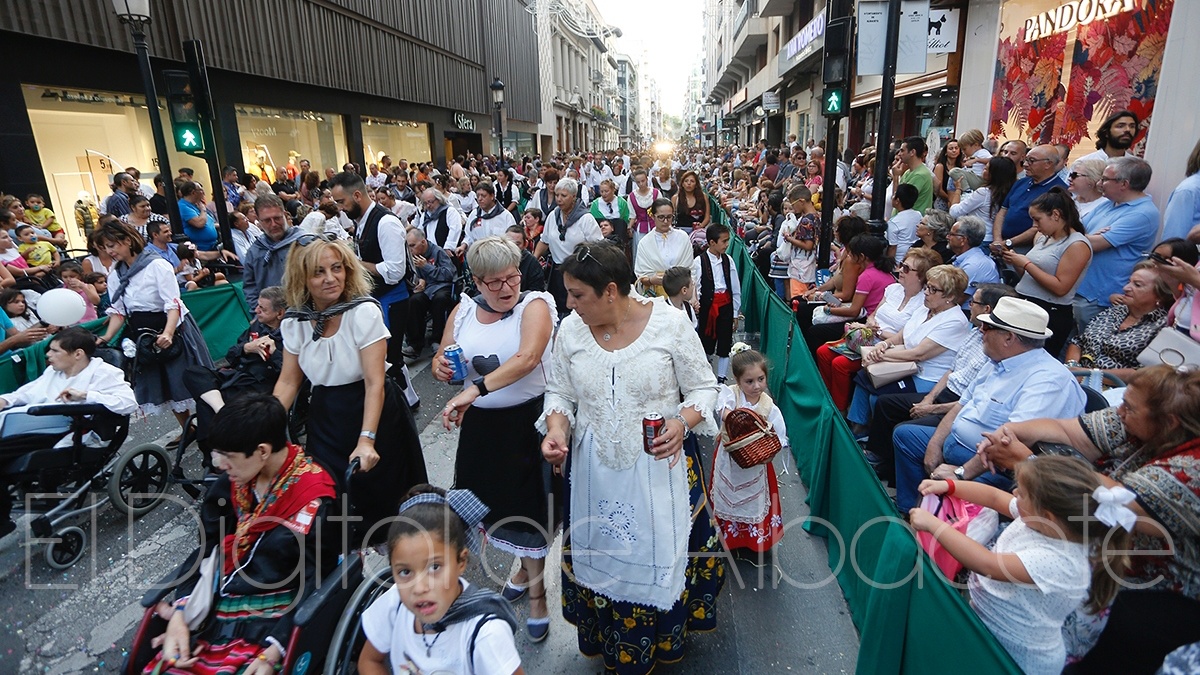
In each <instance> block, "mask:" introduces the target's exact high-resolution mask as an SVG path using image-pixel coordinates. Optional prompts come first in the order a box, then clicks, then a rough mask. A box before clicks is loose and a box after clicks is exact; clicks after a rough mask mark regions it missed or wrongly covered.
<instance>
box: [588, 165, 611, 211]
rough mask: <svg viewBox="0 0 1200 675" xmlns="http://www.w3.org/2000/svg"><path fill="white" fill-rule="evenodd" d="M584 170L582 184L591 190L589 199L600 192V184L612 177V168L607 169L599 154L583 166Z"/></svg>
mask: <svg viewBox="0 0 1200 675" xmlns="http://www.w3.org/2000/svg"><path fill="white" fill-rule="evenodd" d="M584 172H585V175H584V185H586V186H587V188H588V190H590V191H591V199H595V198H596V197H597V196H598V195H599V194H600V184H601V183H603V182H604V181H605V180H610V179H612V177H613V172H612V169H609V168H608V166H606V165H605V164H604V160H603V159H601V158H600V157H599V156H597V157H596V158H595V159H594V160H592V163H591V164H588V165H586V166H585V168H584ZM591 199H589V201H591Z"/></svg>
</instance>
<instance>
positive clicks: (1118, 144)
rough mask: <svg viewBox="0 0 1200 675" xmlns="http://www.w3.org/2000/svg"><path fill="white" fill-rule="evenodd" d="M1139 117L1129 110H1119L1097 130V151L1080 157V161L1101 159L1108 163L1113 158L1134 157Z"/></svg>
mask: <svg viewBox="0 0 1200 675" xmlns="http://www.w3.org/2000/svg"><path fill="white" fill-rule="evenodd" d="M1138 124H1139V122H1138V117H1137V115H1135V114H1133V113H1132V112H1130V111H1128V110H1118V111H1117V112H1115V113H1113V114H1112V115H1109V117H1108V119H1106V120H1104V123H1103V124H1101V125H1100V128H1099V129H1097V130H1096V151H1095V152H1092V153H1089V154H1086V155H1084V156H1083V157H1080V158H1079V159H1080V160H1085V159H1099V160H1102V161H1105V162H1107V161H1108V160H1110V159H1112V158H1113V157H1125V156H1126V155H1133V153H1132V152H1130V151H1129V149H1130V148H1132V147H1133V139H1134V138H1135V137H1136V136H1137V130H1138Z"/></svg>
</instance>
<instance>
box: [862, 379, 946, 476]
mask: <svg viewBox="0 0 1200 675" xmlns="http://www.w3.org/2000/svg"><path fill="white" fill-rule="evenodd" d="M923 398H925V394H918V393H916V392H913V393H904V394H884V395H883V396H880V397H879V400H877V401H876V402H875V410H874V414H872V415H871V424H870V427H869V428H870V431H869V433H870V438H868V439H867V450H869V451H870V452H872V453H874V454H875V456H877V457H879V458H880V459H882V460H883V462H882V463H881V464H880V468H879V470H880V472H882V473H887V474H890V473H891V472H893V471H894V470H895V466H896V462H895V457H896V453H895V451H894V449H893V448H892V432H893V431H895V430H896V427H898V426H900V425H901V424H920V425H922V426H928V427H936V426H937V425H938V424H939V423H941V421H942V418H943V417H945V415H926V416H924V417H918V418H917V419H913V418H912V417H910V416H909V413H910V411H911V410H912V407H913V405H915V404H917V403H920V402H921V399H923ZM956 401H958V394H956V393H954V392H952V391H950V389H949V388H948V387H947V388H945V389H942V392H941V393H940V394H938V395H937V397H936V398H934V399H933V402H934V403H954V402H956Z"/></svg>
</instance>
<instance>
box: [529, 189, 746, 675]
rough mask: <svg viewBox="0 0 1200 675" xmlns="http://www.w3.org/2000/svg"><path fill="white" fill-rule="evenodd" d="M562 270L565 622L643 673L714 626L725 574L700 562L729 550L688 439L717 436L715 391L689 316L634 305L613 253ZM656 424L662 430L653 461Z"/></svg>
mask: <svg viewBox="0 0 1200 675" xmlns="http://www.w3.org/2000/svg"><path fill="white" fill-rule="evenodd" d="M560 185H561V183H560ZM560 269H561V270H562V273H563V283H564V285H565V286H566V289H567V304H568V307H569V308H570V309H573V310H574V313H572V314H571V315H569V316H568V317H567V318H565V319H564V320H563V321H562V323H561V325H560V327H559V330H558V335H557V338H556V341H555V344H554V352H553V358H552V360H551V373H550V380H549V383H548V384H547V387H546V399H545V408H544V409H545V412H544V413H543V415H542V417H541V418H540V419H539V420H538V423H537V426H538V428H539V430H540V431H542V432H543V433H545V434H546V439H545V441H544V442H543V443H542V454H543V456H544V457H545V458H546V460H547V461H548V462H549V463H550V464H552V465H554V466H555V467H559V468H560V469H561V470H563V471H564V472H565V473H566V475H567V478H568V489H567V495H566V497H565V499H564V503H565V506H564V511H565V512H564V532H565V534H564V537H563V562H562V570H563V576H562V589H563V615H564V617H565V618H566V619H567V620H568V621H569V622H571V623H573V624H575V626H576V627H577V628H578V631H579V632H578V640H579V649H580V651H581V652H583V653H584V654H587V655H591V656H603V657H604V665H605V667H606V668H607V669H608V671H609V672H617V673H622V674H630V675H635V674H636V675H642V674H644V673H648V672H650V670H651V669H652V668H653V667H654V665H655V664H656V663H659V662H664V663H667V662H674V661H678V660H679V659H680V658H682V657H683V645H684V639H685V637H686V635H687V632H688V631H689V630H698V631H708V630H712V629H714V628H715V627H716V614H715V600H716V598H717V595H718V594H719V593H720V590H721V585H722V583H723V582H724V573H725V572H724V567H723V566H722V564H721V562H720V559H719V558H716V557H712V556H710V555H705V554H706V553H715V552H716V551H718V550H719V546H720V544H719V543H718V541H717V535H716V530H715V528H714V525H713V522H712V520H711V517H710V516H708V515H706V512H705V510H704V509H703V508H702V506H703V503H704V501H703V500H704V486H703V483H702V482H701V473H700V461H699V457H697V456H696V455H695V453H694V451H688V450H686V446H685V444H684V442H683V441H684V438H685V437H686V436H687V435H688V434H690V433H692V431H693V428H694V429H695V431H696V432H698V433H703V434H705V435H713V434H715V433H716V430H717V427H716V423H715V421H714V419H713V412H712V411H713V409H714V408H715V405H716V398H717V382H716V378H715V377H714V376H713V372H712V368H711V367H710V366H709V364H708V361H707V360H706V359H705V356H704V350H703V348H702V347H701V346H700V338H699V337H698V335H697V334H696V331H695V330H694V329H693V328H692V325H691V322H690V321H688V319H687V315H686V314H684V313H683V312H680V311H678V310H676V309H674V308H673V307H671V306H670V305H669V304H667V303H666V302H665V301H663V300H662V299H655V300H648V299H646V298H642V297H638V296H636V295H630V292H629V291H630V281H629V280H630V279H632V276H633V275H632V274H631V273H630V269H629V263H628V261H627V260H626V259H625V255H624V254H623V253H622V252H621V251H620V250H619V249H618V248H617V247H615V246H613V245H612V244H609V243H607V242H600V243H584V244H580V245H578V246H576V247H575V250H574V252H573V253H572V254H571V255H570V256H568V257H567V258H566V259H565V260H564V261H562V263H561V264H560ZM681 393H682V395H683V402H682V403H681V402H680V394H681ZM647 414H657V415H661V417H662V418H663V419H664V420H665V423H664V424H663V426H662V427H661V428H660V429H659V435H658V437H657V439H656V440H655V441H654V442H653V445H652V446H651V451H652V454H648V453H647V452H646V451H645V450H644V449H643V443H642V420H643V418H644V417H645V416H646V415H647ZM568 439H570V440H568ZM690 445H694V444H690Z"/></svg>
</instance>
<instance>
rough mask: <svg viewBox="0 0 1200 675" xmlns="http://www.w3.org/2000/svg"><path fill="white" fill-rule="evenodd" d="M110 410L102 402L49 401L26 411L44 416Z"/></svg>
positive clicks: (99, 412) (83, 413) (75, 415)
mask: <svg viewBox="0 0 1200 675" xmlns="http://www.w3.org/2000/svg"><path fill="white" fill-rule="evenodd" d="M108 411H109V410H108V408H107V407H105V406H104V405H102V404H100V403H48V404H46V405H35V406H32V407H31V408H29V410H26V411H25V413H26V414H27V415H32V416H34V417H42V416H44V415H63V416H66V417H82V416H84V415H99V414H101V413H106V412H108Z"/></svg>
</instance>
